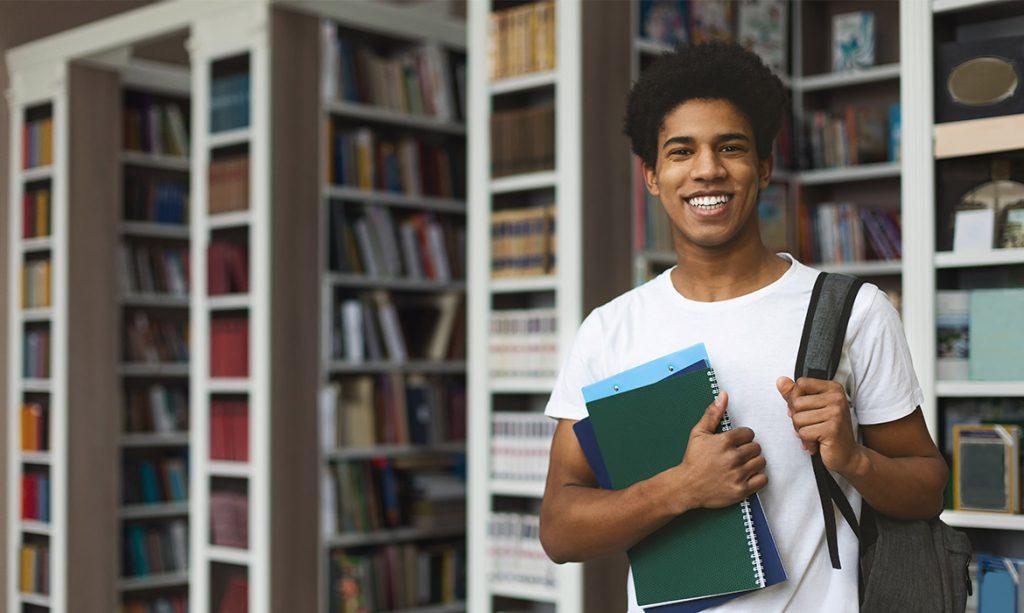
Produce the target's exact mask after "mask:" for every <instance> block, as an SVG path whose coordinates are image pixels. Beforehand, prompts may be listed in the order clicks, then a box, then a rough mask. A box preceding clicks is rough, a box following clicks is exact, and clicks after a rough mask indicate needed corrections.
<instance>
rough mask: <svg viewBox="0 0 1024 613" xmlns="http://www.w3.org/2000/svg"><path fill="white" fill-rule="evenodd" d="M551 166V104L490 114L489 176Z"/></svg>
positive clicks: (552, 166) (552, 125) (536, 170)
mask: <svg viewBox="0 0 1024 613" xmlns="http://www.w3.org/2000/svg"><path fill="white" fill-rule="evenodd" d="M554 167H555V104H554V103H553V102H545V103H542V104H537V105H533V106H529V107H526V108H521V109H508V110H504V111H494V112H493V113H492V114H491V176H492V177H505V176H508V175H515V174H522V173H527V172H539V171H543V170H553V169H554Z"/></svg>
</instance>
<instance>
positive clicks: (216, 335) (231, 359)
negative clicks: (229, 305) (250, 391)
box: [210, 316, 249, 377]
mask: <svg viewBox="0 0 1024 613" xmlns="http://www.w3.org/2000/svg"><path fill="white" fill-rule="evenodd" d="M210 376H211V377H247V376H249V318H248V317H237V316H232V317H214V318H211V319H210Z"/></svg>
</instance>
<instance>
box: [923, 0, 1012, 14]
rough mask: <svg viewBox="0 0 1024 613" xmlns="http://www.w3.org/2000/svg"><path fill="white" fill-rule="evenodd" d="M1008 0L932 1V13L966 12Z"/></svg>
mask: <svg viewBox="0 0 1024 613" xmlns="http://www.w3.org/2000/svg"><path fill="white" fill-rule="evenodd" d="M1007 1H1008V0H932V12H934V13H946V12H950V11H966V10H971V9H976V8H978V7H982V6H988V5H991V4H1000V3H1004V2H1007Z"/></svg>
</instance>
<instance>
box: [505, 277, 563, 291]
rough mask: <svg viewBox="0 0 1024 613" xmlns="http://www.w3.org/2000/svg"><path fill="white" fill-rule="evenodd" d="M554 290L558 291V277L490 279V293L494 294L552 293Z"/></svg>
mask: <svg viewBox="0 0 1024 613" xmlns="http://www.w3.org/2000/svg"><path fill="white" fill-rule="evenodd" d="M556 289H558V277H556V276H554V275H541V276H535V277H503V278H498V279H493V278H492V279H491V292H493V293H495V294H517V293H523V292H553V291H555V290H556Z"/></svg>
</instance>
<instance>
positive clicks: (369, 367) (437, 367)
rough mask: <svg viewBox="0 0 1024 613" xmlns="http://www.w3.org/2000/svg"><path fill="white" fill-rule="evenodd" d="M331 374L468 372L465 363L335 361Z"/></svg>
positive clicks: (330, 370) (329, 368)
mask: <svg viewBox="0 0 1024 613" xmlns="http://www.w3.org/2000/svg"><path fill="white" fill-rule="evenodd" d="M328 371H329V372H330V373H331V374H347V373H391V372H403V373H409V372H413V373H430V374H449V373H450V374H461V373H465V372H466V363H465V362H464V361H451V362H447V361H444V362H434V361H430V360H412V361H409V362H380V361H366V362H348V361H343V360H333V361H331V363H330V365H329V366H328Z"/></svg>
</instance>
